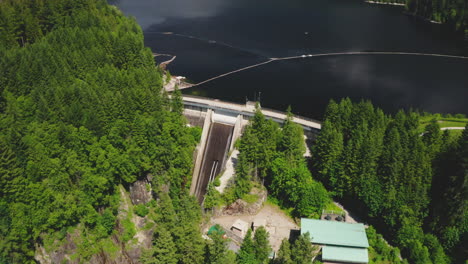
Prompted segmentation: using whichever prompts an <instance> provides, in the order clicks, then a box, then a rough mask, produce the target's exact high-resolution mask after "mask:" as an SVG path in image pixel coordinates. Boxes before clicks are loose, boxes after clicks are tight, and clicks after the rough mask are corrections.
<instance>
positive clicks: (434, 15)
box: [376, 0, 468, 38]
mask: <svg viewBox="0 0 468 264" xmlns="http://www.w3.org/2000/svg"><path fill="white" fill-rule="evenodd" d="M376 2H382V3H401V4H405V5H406V11H407V12H408V13H409V14H412V15H415V16H417V17H420V18H423V19H427V20H431V21H435V22H440V23H443V24H447V25H449V26H450V28H452V29H453V30H455V31H457V32H460V33H461V34H464V35H465V38H468V1H466V0H376Z"/></svg>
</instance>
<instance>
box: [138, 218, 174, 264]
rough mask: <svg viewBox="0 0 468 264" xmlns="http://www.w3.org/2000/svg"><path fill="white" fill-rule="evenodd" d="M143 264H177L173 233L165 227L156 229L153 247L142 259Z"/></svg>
mask: <svg viewBox="0 0 468 264" xmlns="http://www.w3.org/2000/svg"><path fill="white" fill-rule="evenodd" d="M140 260H141V262H142V263H143V264H176V263H177V262H178V257H177V255H176V246H175V244H174V241H173V238H172V236H171V233H170V232H169V231H168V230H166V228H165V227H163V226H158V227H156V231H155V233H154V242H153V247H152V248H151V249H149V250H148V251H146V252H145V253H144V254H143V255H142V257H141V259H140Z"/></svg>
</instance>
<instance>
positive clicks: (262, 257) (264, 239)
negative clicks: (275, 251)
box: [253, 226, 271, 263]
mask: <svg viewBox="0 0 468 264" xmlns="http://www.w3.org/2000/svg"><path fill="white" fill-rule="evenodd" d="M253 248H254V252H255V259H256V260H257V263H266V262H268V256H269V255H270V252H271V246H270V242H269V234H268V232H267V231H266V229H265V227H263V226H260V227H259V228H257V230H255V234H254V238H253Z"/></svg>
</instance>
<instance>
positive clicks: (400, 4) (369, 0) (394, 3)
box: [364, 0, 405, 6]
mask: <svg viewBox="0 0 468 264" xmlns="http://www.w3.org/2000/svg"><path fill="white" fill-rule="evenodd" d="M364 2H366V3H368V4H374V5H392V6H405V4H403V3H396V2H390V3H388V2H387V3H386V2H377V1H371V0H368V1H364Z"/></svg>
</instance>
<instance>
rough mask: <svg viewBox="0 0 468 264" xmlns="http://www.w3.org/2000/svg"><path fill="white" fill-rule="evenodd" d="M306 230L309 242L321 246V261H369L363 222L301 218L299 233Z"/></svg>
mask: <svg viewBox="0 0 468 264" xmlns="http://www.w3.org/2000/svg"><path fill="white" fill-rule="evenodd" d="M307 232H309V234H310V237H311V242H312V243H313V244H315V245H319V246H321V247H322V261H326V262H337V263H357V264H367V263H369V253H368V251H367V248H368V247H369V242H368V241H367V235H366V230H365V227H364V225H363V224H351V223H343V222H336V221H327V220H317V219H308V218H302V219H301V234H305V233H307Z"/></svg>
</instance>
